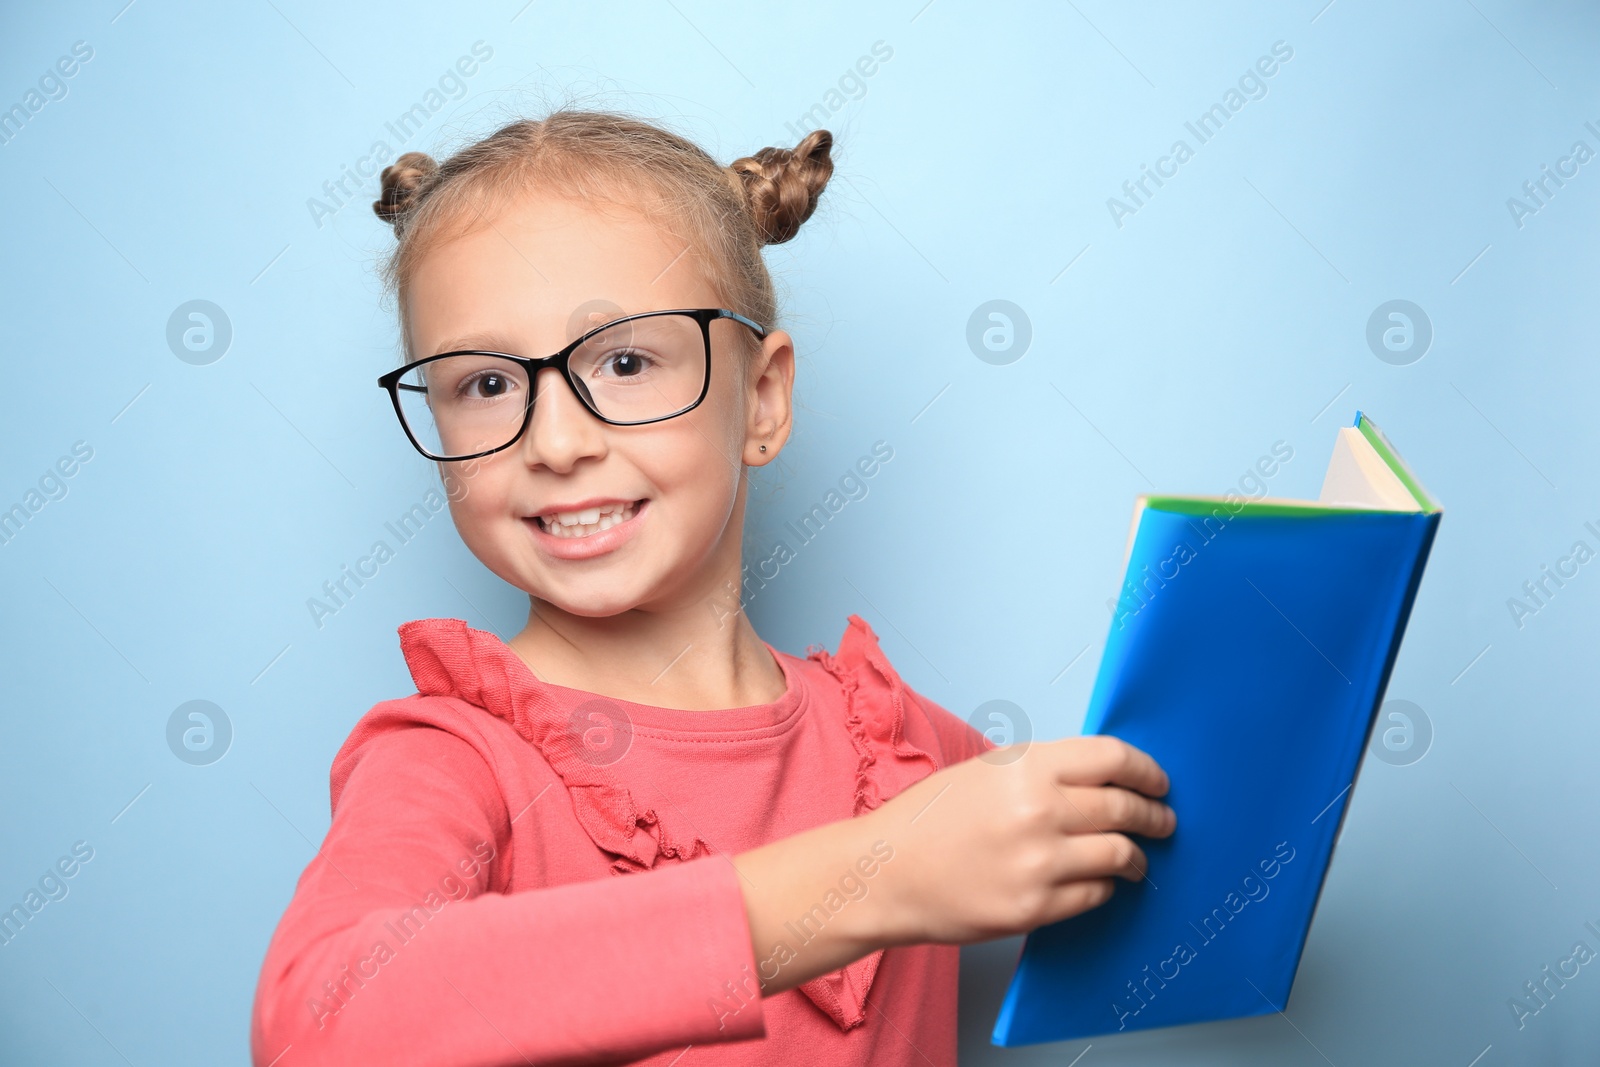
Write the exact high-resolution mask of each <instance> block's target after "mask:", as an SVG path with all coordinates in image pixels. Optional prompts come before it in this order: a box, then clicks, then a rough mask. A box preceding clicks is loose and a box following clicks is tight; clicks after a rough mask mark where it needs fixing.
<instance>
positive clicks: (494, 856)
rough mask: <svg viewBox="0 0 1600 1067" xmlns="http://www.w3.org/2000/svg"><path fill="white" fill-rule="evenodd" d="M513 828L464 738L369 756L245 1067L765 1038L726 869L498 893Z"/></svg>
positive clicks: (547, 1056)
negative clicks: (751, 992) (745, 993)
mask: <svg viewBox="0 0 1600 1067" xmlns="http://www.w3.org/2000/svg"><path fill="white" fill-rule="evenodd" d="M553 793H554V794H561V789H560V786H559V785H557V786H555V787H554V790H553ZM565 801H566V798H565V796H564V795H551V796H547V797H545V798H544V801H543V802H544V803H547V804H560V803H564V802H565ZM517 817H518V818H521V817H524V816H523V815H522V814H521V813H517ZM511 820H512V813H509V812H507V810H506V804H505V801H504V799H503V797H502V796H501V794H500V792H499V791H498V789H497V787H496V783H495V779H494V776H493V774H492V772H491V770H490V768H489V766H488V764H487V763H486V762H485V760H484V757H483V756H482V755H480V754H479V752H478V751H477V750H476V749H474V748H473V746H472V745H471V744H469V743H468V742H467V741H465V740H463V739H462V738H460V737H457V736H456V735H454V734H452V733H450V732H449V731H446V730H442V729H435V728H430V727H417V728H412V729H402V730H395V731H392V732H389V733H387V734H384V735H381V736H379V737H376V738H374V739H372V740H371V741H370V742H369V743H368V744H367V745H366V746H365V747H364V748H363V749H362V750H361V755H360V759H359V761H358V762H357V764H356V766H355V768H354V770H353V771H352V772H351V774H350V777H349V779H348V781H347V782H346V784H345V786H344V790H343V793H342V794H341V795H340V796H339V800H338V807H337V810H336V812H335V814H334V818H333V823H332V826H331V827H330V829H329V831H328V835H327V838H326V839H325V840H324V842H323V844H322V847H321V849H320V850H319V852H318V854H317V856H316V857H314V858H313V859H312V860H311V862H310V863H309V865H308V866H307V867H306V869H305V872H304V873H303V874H302V875H301V877H300V880H299V882H298V884H297V886H296V889H295V894H294V897H293V900H292V901H291V902H290V904H289V907H288V909H287V911H286V912H285V914H284V916H283V919H282V921H281V922H280V923H279V925H278V928H277V931H276V932H275V934H274V935H273V938H272V942H271V944H270V946H269V948H268V951H267V954H266V958H265V961H264V963H263V965H262V970H261V976H260V981H259V984H258V986H257V990H256V1000H255V1005H254V1010H253V1013H252V1023H251V1053H252V1056H253V1059H254V1062H255V1063H256V1064H257V1065H260V1067H265V1065H267V1064H275V1065H276V1067H310V1065H320V1064H352V1063H384V1064H419V1065H420V1064H428V1065H435V1064H436V1065H446V1064H448V1065H457V1067H458V1065H467V1064H473V1065H488V1064H526V1063H530V1062H531V1063H537V1064H540V1065H541V1067H543V1065H545V1064H551V1063H594V1062H617V1061H623V1060H628V1059H632V1058H637V1057H640V1056H644V1055H648V1054H650V1053H653V1052H658V1051H661V1050H664V1049H669V1048H674V1047H677V1046H682V1045H689V1044H707V1043H713V1042H727V1041H741V1040H748V1039H753V1038H760V1037H763V1036H764V1035H765V1032H766V1031H765V1020H764V1016H763V1008H762V1003H761V1000H760V996H759V993H756V994H755V995H753V996H743V995H741V992H740V991H742V990H744V989H746V988H749V989H751V990H753V989H754V985H753V982H751V981H750V976H751V975H753V974H754V972H755V967H756V963H755V959H754V953H753V949H752V946H751V943H750V932H749V926H748V920H747V918H746V911H745V907H744V900H743V895H742V891H741V888H740V880H739V877H738V875H737V873H736V872H735V871H734V869H733V867H732V865H731V864H729V863H728V862H727V860H726V859H725V858H724V857H721V856H712V857H705V858H701V859H696V860H693V861H689V862H674V863H664V864H662V865H661V866H659V867H657V868H655V869H652V870H648V871H641V872H637V873H633V874H627V875H617V876H608V877H603V878H600V879H598V880H595V881H587V882H578V883H570V884H561V885H554V886H544V887H540V888H536V889H524V890H519V891H515V892H509V893H505V892H500V891H497V889H496V888H495V887H496V886H497V885H503V884H504V878H503V877H502V876H500V875H498V874H497V871H503V867H502V868H497V866H496V864H497V863H502V864H503V862H504V861H503V858H501V856H502V853H503V851H504V850H505V849H507V848H508V847H509V845H510V841H511ZM747 983H748V985H747Z"/></svg>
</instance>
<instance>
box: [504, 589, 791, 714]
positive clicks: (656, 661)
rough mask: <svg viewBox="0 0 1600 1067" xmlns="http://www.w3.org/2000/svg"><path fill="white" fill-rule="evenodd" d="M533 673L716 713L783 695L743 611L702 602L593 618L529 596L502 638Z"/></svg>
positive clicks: (622, 696) (778, 671)
mask: <svg viewBox="0 0 1600 1067" xmlns="http://www.w3.org/2000/svg"><path fill="white" fill-rule="evenodd" d="M506 643H507V645H509V646H510V648H511V650H512V651H513V652H515V653H516V654H517V655H518V656H519V657H521V659H522V660H523V662H524V663H526V664H527V665H528V668H529V669H530V670H531V671H532V672H533V674H534V676H535V677H536V678H538V679H539V680H540V681H543V682H548V683H550V684H552V685H560V686H566V687H567V688H569V689H581V690H583V691H585V692H589V693H595V694H597V695H599V696H607V697H612V698H613V699H617V700H627V701H630V702H632V703H635V704H648V705H651V706H653V707H662V708H674V709H679V710H683V711H716V710H721V709H725V708H742V707H749V706H751V705H756V704H770V703H773V702H774V701H776V700H778V699H779V698H780V697H782V696H783V694H784V690H785V680H784V675H783V669H782V668H781V667H779V666H778V663H777V661H776V660H775V659H773V657H772V654H771V653H769V652H768V651H767V647H766V645H765V643H764V642H763V641H762V640H761V638H760V636H759V635H757V633H756V631H755V627H753V626H751V625H750V620H749V619H748V618H746V616H745V614H744V612H742V611H737V610H735V611H733V612H729V613H726V614H722V613H714V612H712V611H708V610H707V609H706V606H705V604H703V603H702V604H697V605H694V606H692V607H685V608H682V609H678V610H670V611H664V612H646V611H629V612H624V613H623V614H621V615H615V616H607V617H601V618H591V617H587V616H582V615H572V614H568V613H567V612H564V611H561V610H560V609H558V608H555V607H552V606H551V605H549V604H547V603H544V602H542V601H537V600H535V601H534V602H533V605H532V607H531V608H530V610H529V612H528V624H527V626H525V627H524V628H523V630H522V632H521V633H519V634H517V635H516V636H515V637H513V638H511V640H510V641H508V642H506Z"/></svg>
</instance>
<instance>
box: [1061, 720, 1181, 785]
mask: <svg viewBox="0 0 1600 1067" xmlns="http://www.w3.org/2000/svg"><path fill="white" fill-rule="evenodd" d="M1035 747H1037V746H1035ZM1050 748H1051V752H1050V755H1051V758H1052V759H1053V760H1054V761H1055V779H1056V781H1058V782H1061V783H1063V784H1069V785H1120V786H1125V787H1127V788H1128V789H1133V790H1136V791H1137V792H1140V793H1143V794H1145V795H1146V796H1152V797H1160V796H1165V795H1166V793H1167V787H1168V785H1169V783H1168V781H1167V772H1166V771H1164V770H1162V769H1161V765H1160V764H1158V763H1157V762H1156V761H1155V760H1154V759H1152V758H1151V756H1150V754H1149V753H1148V752H1145V751H1144V750H1143V749H1140V748H1135V747H1134V746H1133V745H1130V744H1128V742H1126V741H1124V740H1122V739H1121V738H1119V737H1111V736H1109V735H1106V734H1090V735H1087V736H1085V737H1069V738H1067V739H1066V740H1064V741H1057V742H1055V743H1054V744H1053V745H1051V746H1050Z"/></svg>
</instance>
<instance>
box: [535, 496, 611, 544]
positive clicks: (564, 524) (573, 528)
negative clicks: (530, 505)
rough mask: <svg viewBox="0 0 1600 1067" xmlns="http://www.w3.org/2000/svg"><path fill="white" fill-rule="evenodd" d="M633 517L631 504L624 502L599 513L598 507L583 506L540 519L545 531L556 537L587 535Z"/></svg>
mask: <svg viewBox="0 0 1600 1067" xmlns="http://www.w3.org/2000/svg"><path fill="white" fill-rule="evenodd" d="M631 518H633V505H632V504H625V505H623V506H622V507H621V508H620V509H618V510H614V511H607V512H605V513H604V514H602V513H601V510H600V509H599V508H585V509H584V510H582V511H567V512H561V513H560V514H558V515H556V516H554V517H553V518H546V519H541V520H540V522H541V523H542V524H543V526H544V529H545V532H546V533H549V534H554V535H555V536H556V537H588V536H589V535H590V534H594V533H599V532H600V531H601V530H608V529H610V528H611V527H613V526H615V525H616V524H617V523H619V522H627V521H628V520H629V519H631Z"/></svg>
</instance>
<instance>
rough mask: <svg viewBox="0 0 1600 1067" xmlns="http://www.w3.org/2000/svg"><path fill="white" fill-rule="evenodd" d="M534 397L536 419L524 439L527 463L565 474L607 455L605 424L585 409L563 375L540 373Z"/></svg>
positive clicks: (551, 370)
mask: <svg viewBox="0 0 1600 1067" xmlns="http://www.w3.org/2000/svg"><path fill="white" fill-rule="evenodd" d="M533 394H534V399H533V418H532V420H531V421H530V422H529V423H528V429H527V432H525V433H524V434H523V435H522V455H523V459H524V461H526V462H527V463H528V464H530V465H532V464H543V465H544V466H546V467H549V468H550V469H551V470H555V471H562V472H564V471H567V470H570V469H571V468H572V466H573V464H575V463H576V462H577V461H578V460H580V459H582V458H583V457H585V456H599V455H603V454H604V453H605V424H604V423H602V422H601V421H600V420H599V419H597V418H595V417H594V415H593V414H592V413H591V412H590V411H589V409H588V408H586V407H584V406H583V402H582V401H581V400H579V399H578V397H577V394H576V393H574V392H573V390H572V386H571V384H570V383H569V382H568V381H567V380H566V378H565V377H563V375H562V374H561V372H560V371H558V370H556V369H555V368H554V367H546V368H544V369H543V370H541V371H540V372H539V374H538V376H537V377H536V378H535V379H534V384H533Z"/></svg>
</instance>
